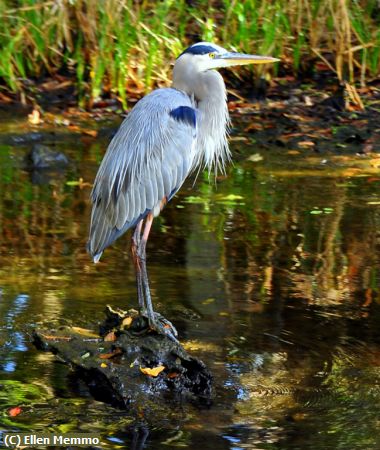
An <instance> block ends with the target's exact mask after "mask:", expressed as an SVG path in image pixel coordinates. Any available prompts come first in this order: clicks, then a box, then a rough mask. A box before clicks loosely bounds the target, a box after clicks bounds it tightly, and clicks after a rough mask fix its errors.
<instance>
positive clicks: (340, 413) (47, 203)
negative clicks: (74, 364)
mask: <svg viewBox="0 0 380 450" xmlns="http://www.w3.org/2000/svg"><path fill="white" fill-rule="evenodd" d="M91 126H92V125H91V124H90V125H89V126H88V127H91ZM24 127H25V122H24V121H23V119H17V120H12V121H8V122H6V123H5V122H4V123H2V130H3V134H2V135H1V138H0V236H1V240H0V408H1V410H2V414H1V415H0V422H1V428H2V429H3V430H31V431H56V432H69V431H71V432H75V431H77V432H79V431H82V432H95V433H98V434H99V435H100V436H101V437H102V441H103V447H104V448H125V447H126V448H139V447H138V444H136V442H138V441H140V444H141V443H142V442H143V441H144V440H145V438H146V442H145V447H144V448H148V449H157V448H165V449H166V448H167V449H171V448H173V449H174V448H177V447H183V448H199V447H200V448H204V449H215V450H222V449H231V450H232V449H233V450H239V449H308V448H310V449H326V448H333V449H340V448H342V449H347V448H350V449H371V448H379V447H380V442H379V441H380V439H379V436H378V426H379V417H380V406H379V405H380V402H379V400H380V369H379V368H380V334H379V324H380V306H379V301H380V297H379V284H380V283H379V281H380V258H379V255H380V252H379V247H380V239H379V238H380V234H379V225H380V205H379V201H380V198H379V196H380V190H379V186H380V179H379V178H378V177H376V175H374V174H373V169H371V165H370V164H368V170H367V169H366V168H365V167H364V166H365V165H363V164H364V163H363V161H362V160H359V159H358V158H357V157H351V158H349V159H348V158H347V159H344V158H343V159H342V158H337V157H334V156H331V155H330V156H329V157H328V161H323V159H326V156H325V157H318V155H317V156H313V157H311V156H309V154H310V151H305V152H304V153H301V154H296V153H295V152H290V153H288V152H287V149H281V150H278V149H271V150H267V149H260V148H257V147H255V146H253V145H251V144H250V143H249V141H248V140H236V141H233V142H232V150H233V153H234V154H235V155H236V157H235V161H236V162H235V165H234V166H233V167H230V168H229V170H228V174H227V175H228V176H227V177H222V178H220V179H218V180H217V183H216V186H215V185H214V184H213V183H211V184H210V183H209V182H208V181H207V178H206V177H204V176H202V175H201V176H200V177H199V179H198V181H197V183H196V184H195V186H193V182H192V181H189V182H187V183H186V184H185V186H184V187H183V189H182V190H181V191H180V193H179V194H178V195H177V196H176V198H175V199H174V200H173V201H172V202H171V204H170V205H169V206H168V207H167V208H166V209H165V211H164V213H163V214H162V215H161V216H160V217H159V218H158V219H157V220H156V221H155V224H154V227H153V231H152V234H151V239H150V242H149V246H148V268H149V275H150V280H151V289H152V294H153V299H154V303H155V307H156V309H157V310H159V311H160V312H162V313H164V315H165V316H166V317H168V318H169V319H171V320H173V322H174V323H175V325H176V327H177V328H178V331H179V333H180V337H181V341H182V342H183V343H184V345H185V347H186V348H187V349H188V350H189V351H190V352H191V353H192V354H194V355H195V356H197V357H199V358H201V359H203V360H204V361H205V362H206V364H207V365H208V367H209V368H210V370H211V371H212V373H213V375H214V386H215V388H214V398H213V402H212V404H211V405H210V406H209V407H199V406H197V405H182V406H178V407H177V408H176V409H175V410H173V413H172V415H168V417H165V418H161V419H162V420H160V421H159V422H158V423H156V424H154V425H153V426H151V427H147V429H146V430H145V431H144V430H140V431H139V432H136V433H135V435H134V436H133V433H132V432H131V429H132V428H131V426H132V424H133V419H134V418H133V417H131V416H130V415H129V414H128V411H119V410H116V409H113V408H112V407H110V406H108V405H106V404H103V403H100V402H97V401H95V400H93V399H92V398H91V396H90V394H89V393H88V391H87V388H86V386H85V385H83V384H81V383H80V382H78V381H77V380H76V379H75V378H73V376H72V374H71V373H70V371H69V369H68V368H67V367H66V366H64V365H63V364H61V363H59V362H57V361H56V359H55V357H54V356H52V355H49V354H45V353H41V352H38V351H37V350H35V349H34V347H33V346H32V345H31V343H30V333H31V331H32V329H33V328H34V327H35V326H38V325H39V324H41V323H42V322H44V323H48V324H56V323H68V324H75V325H78V326H84V327H89V326H96V324H97V322H98V321H99V320H101V319H102V311H103V310H104V307H105V305H106V304H112V305H119V306H121V307H132V306H136V293H135V285H134V275H133V266H132V264H131V261H130V259H129V256H128V250H129V241H128V239H127V237H124V238H122V239H119V241H118V242H117V243H116V244H115V245H113V246H112V247H111V248H109V249H107V250H106V252H105V254H104V257H103V258H102V260H101V263H99V264H98V265H94V264H92V263H91V261H90V260H89V257H88V255H87V253H86V251H85V242H86V239H87V229H88V218H89V214H90V209H89V202H88V197H89V192H90V189H91V187H90V184H91V182H92V180H93V178H94V175H95V173H96V170H97V167H98V165H99V162H100V160H101V158H102V155H103V151H104V148H105V147H106V144H107V138H104V139H102V138H98V139H92V138H91V137H88V136H85V135H82V136H80V135H73V134H72V133H71V134H70V132H69V131H66V130H65V129H64V128H63V127H62V128H60V129H59V133H55V134H49V135H48V137H45V138H44V144H46V145H49V146H54V148H55V149H56V150H59V151H64V152H65V153H66V154H67V155H68V156H69V157H70V158H71V161H72V164H71V165H70V167H69V168H68V169H67V170H65V171H62V172H55V173H52V174H50V177H45V176H44V177H41V176H40V174H36V173H34V174H31V173H28V172H27V171H24V170H23V169H22V167H21V166H22V160H23V158H24V155H25V153H26V152H27V151H28V150H30V147H31V145H32V144H30V143H28V142H24V143H23V142H17V143H15V139H14V138H12V136H14V134H15V133H20V132H21V131H22V128H24ZM61 130H62V131H61ZM289 150H291V149H289ZM252 154H260V156H262V157H263V159H262V160H261V161H257V162H253V161H249V160H247V158H248V157H249V156H251V155H252ZM253 159H254V160H255V159H256V160H257V159H260V158H257V155H256V156H255V157H254V158H253ZM354 166H356V169H355V170H352V167H354ZM358 167H359V169H358ZM80 180H82V181H80ZM14 406H20V407H21V408H22V413H21V414H20V415H18V416H17V417H10V416H9V409H10V408H12V407H14ZM146 435H147V437H146Z"/></svg>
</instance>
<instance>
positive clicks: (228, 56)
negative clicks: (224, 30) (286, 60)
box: [177, 42, 279, 72]
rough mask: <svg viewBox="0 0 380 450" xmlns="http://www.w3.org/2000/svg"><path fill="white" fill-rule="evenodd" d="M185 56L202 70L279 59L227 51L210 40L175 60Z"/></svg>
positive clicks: (199, 43)
mask: <svg viewBox="0 0 380 450" xmlns="http://www.w3.org/2000/svg"><path fill="white" fill-rule="evenodd" d="M183 58H186V59H187V60H190V59H191V61H192V63H193V65H195V66H196V67H197V68H198V69H199V71H201V72H203V71H206V70H211V69H219V68H221V67H230V66H242V65H245V64H268V63H274V62H276V61H279V59H277V58H272V57H271V56H258V55H248V54H245V53H236V52H229V51H227V50H226V49H225V48H223V47H220V46H219V45H216V44H212V43H210V42H198V43H197V44H194V45H191V46H190V47H188V48H187V49H186V50H185V51H184V52H182V53H181V54H180V55H179V57H178V58H177V61H178V60H180V59H183Z"/></svg>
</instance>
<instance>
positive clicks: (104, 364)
mask: <svg viewBox="0 0 380 450" xmlns="http://www.w3.org/2000/svg"><path fill="white" fill-rule="evenodd" d="M100 367H102V368H103V369H105V368H106V367H108V366H107V364H106V363H104V362H102V363H101V364H100Z"/></svg>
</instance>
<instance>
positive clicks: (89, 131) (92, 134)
mask: <svg viewBox="0 0 380 450" xmlns="http://www.w3.org/2000/svg"><path fill="white" fill-rule="evenodd" d="M81 131H82V133H83V134H87V136H92V137H96V136H97V135H98V132H97V131H96V130H88V129H83V130H81Z"/></svg>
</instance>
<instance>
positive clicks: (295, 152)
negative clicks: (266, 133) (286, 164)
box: [287, 150, 301, 155]
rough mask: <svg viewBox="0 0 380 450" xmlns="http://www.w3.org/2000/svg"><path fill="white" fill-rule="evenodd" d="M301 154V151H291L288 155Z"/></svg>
mask: <svg viewBox="0 0 380 450" xmlns="http://www.w3.org/2000/svg"><path fill="white" fill-rule="evenodd" d="M300 153H301V152H300V151H299V150H289V151H288V152H287V154H288V155H299V154H300Z"/></svg>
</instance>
